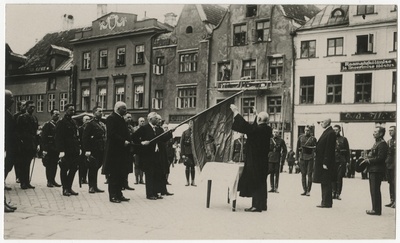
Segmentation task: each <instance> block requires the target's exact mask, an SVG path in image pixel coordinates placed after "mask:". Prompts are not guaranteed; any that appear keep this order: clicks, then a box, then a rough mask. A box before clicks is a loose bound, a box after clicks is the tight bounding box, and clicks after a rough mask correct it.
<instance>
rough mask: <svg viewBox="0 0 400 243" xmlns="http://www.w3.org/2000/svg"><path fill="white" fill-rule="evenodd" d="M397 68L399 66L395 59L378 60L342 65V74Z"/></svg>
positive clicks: (344, 63)
mask: <svg viewBox="0 0 400 243" xmlns="http://www.w3.org/2000/svg"><path fill="white" fill-rule="evenodd" d="M396 67H397V64H396V60H395V59H378V60H365V61H355V62H342V63H340V71H342V72H350V71H363V70H379V69H392V68H396Z"/></svg>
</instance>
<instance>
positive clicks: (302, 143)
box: [296, 126, 317, 196]
mask: <svg viewBox="0 0 400 243" xmlns="http://www.w3.org/2000/svg"><path fill="white" fill-rule="evenodd" d="M316 145H317V139H315V137H314V136H313V135H311V131H310V126H306V127H305V128H304V134H302V135H300V136H299V139H298V140H297V148H296V164H297V163H299V166H300V172H301V183H302V185H303V190H304V192H303V193H302V194H301V195H302V196H310V191H311V185H312V173H313V167H314V159H315V147H316Z"/></svg>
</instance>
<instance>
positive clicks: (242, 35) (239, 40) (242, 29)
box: [233, 24, 247, 46]
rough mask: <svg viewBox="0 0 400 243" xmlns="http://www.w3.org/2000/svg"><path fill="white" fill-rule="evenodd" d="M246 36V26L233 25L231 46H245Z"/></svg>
mask: <svg viewBox="0 0 400 243" xmlns="http://www.w3.org/2000/svg"><path fill="white" fill-rule="evenodd" d="M246 34H247V26H246V24H241V25H235V26H234V27H233V38H234V39H233V45H234V46H243V45H246Z"/></svg>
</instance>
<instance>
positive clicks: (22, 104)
mask: <svg viewBox="0 0 400 243" xmlns="http://www.w3.org/2000/svg"><path fill="white" fill-rule="evenodd" d="M25 113H26V101H25V100H20V101H18V111H17V112H16V113H15V114H14V115H13V117H14V120H15V123H17V121H18V117H20V116H21V115H22V114H25ZM16 131H17V137H18V139H17V140H18V143H17V145H18V149H19V151H22V141H21V138H20V137H19V132H18V127H17V128H16ZM22 160H23V154H22V153H18V154H17V155H16V158H15V160H14V172H15V178H16V181H17V183H20V182H21V181H20V180H19V178H20V174H21V163H22Z"/></svg>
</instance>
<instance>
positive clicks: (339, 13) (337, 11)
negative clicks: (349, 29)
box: [331, 8, 344, 18]
mask: <svg viewBox="0 0 400 243" xmlns="http://www.w3.org/2000/svg"><path fill="white" fill-rule="evenodd" d="M336 17H344V11H343V9H341V8H336V9H334V10H333V11H332V13H331V18H336Z"/></svg>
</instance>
